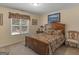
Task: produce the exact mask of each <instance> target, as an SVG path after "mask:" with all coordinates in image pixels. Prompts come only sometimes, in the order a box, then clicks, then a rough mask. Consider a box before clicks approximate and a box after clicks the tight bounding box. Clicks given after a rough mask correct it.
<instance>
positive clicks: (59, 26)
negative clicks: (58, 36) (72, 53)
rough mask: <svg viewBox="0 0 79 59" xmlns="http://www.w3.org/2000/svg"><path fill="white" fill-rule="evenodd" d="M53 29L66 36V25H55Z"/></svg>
mask: <svg viewBox="0 0 79 59" xmlns="http://www.w3.org/2000/svg"><path fill="white" fill-rule="evenodd" d="M52 28H53V29H55V30H61V31H62V33H63V34H65V24H62V23H58V22H57V23H53V24H52Z"/></svg>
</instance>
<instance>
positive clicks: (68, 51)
mask: <svg viewBox="0 0 79 59" xmlns="http://www.w3.org/2000/svg"><path fill="white" fill-rule="evenodd" d="M0 52H9V55H38V54H37V53H35V52H34V51H33V50H32V49H30V48H28V47H25V46H24V42H20V43H18V44H14V45H11V46H7V47H4V48H0ZM54 54H55V55H79V49H78V48H71V47H66V46H64V45H63V46H61V47H60V48H58V49H57V50H56V52H55V53H54Z"/></svg>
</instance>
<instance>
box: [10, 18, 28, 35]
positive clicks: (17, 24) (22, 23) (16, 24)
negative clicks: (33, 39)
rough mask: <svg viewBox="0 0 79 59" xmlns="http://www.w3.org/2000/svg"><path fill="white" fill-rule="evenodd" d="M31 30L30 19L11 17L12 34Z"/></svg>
mask: <svg viewBox="0 0 79 59" xmlns="http://www.w3.org/2000/svg"><path fill="white" fill-rule="evenodd" d="M28 32H29V20H26V19H16V18H11V35H17V34H25V33H28Z"/></svg>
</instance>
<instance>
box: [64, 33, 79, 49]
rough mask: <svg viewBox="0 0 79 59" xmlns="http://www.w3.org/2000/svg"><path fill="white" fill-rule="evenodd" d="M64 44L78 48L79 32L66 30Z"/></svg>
mask: <svg viewBox="0 0 79 59" xmlns="http://www.w3.org/2000/svg"><path fill="white" fill-rule="evenodd" d="M65 44H66V45H67V46H71V47H77V48H79V32H77V31H68V33H67V38H66V42H65Z"/></svg>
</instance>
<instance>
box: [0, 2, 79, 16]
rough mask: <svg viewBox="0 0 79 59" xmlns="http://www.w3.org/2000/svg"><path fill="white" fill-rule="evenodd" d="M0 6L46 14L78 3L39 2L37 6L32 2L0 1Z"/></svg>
mask: <svg viewBox="0 0 79 59" xmlns="http://www.w3.org/2000/svg"><path fill="white" fill-rule="evenodd" d="M0 5H1V6H5V7H9V8H13V9H19V10H23V11H26V12H29V13H32V14H37V15H41V14H46V13H49V12H53V11H58V10H61V9H66V8H71V7H73V6H78V5H79V4H78V3H39V5H38V6H34V5H33V3H0Z"/></svg>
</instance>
